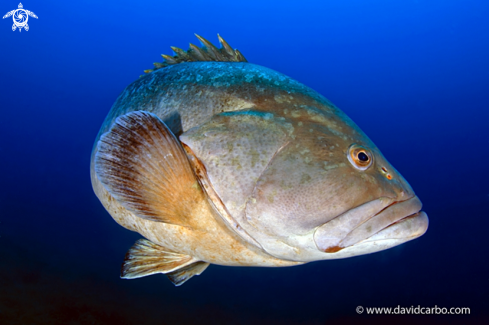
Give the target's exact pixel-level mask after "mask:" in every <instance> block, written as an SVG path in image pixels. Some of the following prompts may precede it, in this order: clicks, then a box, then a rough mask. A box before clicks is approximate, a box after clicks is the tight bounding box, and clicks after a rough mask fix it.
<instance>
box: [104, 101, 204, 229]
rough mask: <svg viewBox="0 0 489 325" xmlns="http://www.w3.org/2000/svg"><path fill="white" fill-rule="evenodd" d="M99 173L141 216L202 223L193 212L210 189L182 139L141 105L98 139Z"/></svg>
mask: <svg viewBox="0 0 489 325" xmlns="http://www.w3.org/2000/svg"><path fill="white" fill-rule="evenodd" d="M95 173H96V175H97V177H98V179H99V180H100V182H101V183H102V185H103V186H104V187H105V189H106V190H107V191H108V192H109V193H110V194H111V195H112V196H113V197H114V198H115V199H116V200H117V201H118V202H119V203H120V204H121V205H122V206H123V207H124V208H126V209H127V210H129V211H131V212H132V213H134V214H135V215H136V216H138V217H140V218H143V219H147V220H151V221H158V222H165V223H170V224H174V225H179V226H184V227H190V228H193V229H196V228H198V222H197V221H196V220H194V219H193V218H192V216H193V215H196V213H198V212H197V211H198V210H197V209H199V207H201V203H202V202H204V201H205V200H206V198H205V194H204V192H203V190H202V188H201V186H200V184H199V182H198V180H197V178H196V176H195V174H194V171H193V170H192V167H191V166H190V163H189V160H188V158H187V155H186V153H185V151H184V149H183V148H182V145H181V144H180V141H179V140H178V139H177V138H176V137H175V136H174V135H173V133H172V132H171V131H170V129H169V128H168V127H167V126H166V125H165V123H164V122H163V121H162V120H160V119H159V118H158V117H157V116H156V115H154V114H152V113H149V112H145V111H137V112H131V113H128V114H125V115H122V116H120V117H118V118H117V119H116V121H115V122H114V124H113V125H112V127H111V129H110V130H109V131H108V132H107V133H104V134H103V135H102V136H101V138H100V140H99V142H98V143H97V153H96V155H95Z"/></svg>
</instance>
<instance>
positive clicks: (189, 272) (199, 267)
mask: <svg viewBox="0 0 489 325" xmlns="http://www.w3.org/2000/svg"><path fill="white" fill-rule="evenodd" d="M208 266H209V263H207V262H196V263H192V264H189V265H187V266H184V267H182V268H180V269H178V270H176V271H173V272H170V273H167V274H166V276H167V277H168V279H170V281H171V282H173V284H174V285H175V286H177V287H178V286H181V285H182V284H184V283H185V282H186V281H187V280H189V279H190V278H191V277H193V276H194V275H200V274H202V272H204V271H205V269H206V268H207V267H208Z"/></svg>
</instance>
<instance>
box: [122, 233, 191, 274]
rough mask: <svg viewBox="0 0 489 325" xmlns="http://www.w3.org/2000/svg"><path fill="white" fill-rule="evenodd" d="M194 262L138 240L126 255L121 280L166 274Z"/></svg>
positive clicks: (188, 257)
mask: <svg viewBox="0 0 489 325" xmlns="http://www.w3.org/2000/svg"><path fill="white" fill-rule="evenodd" d="M195 262H197V260H196V259H194V258H193V257H192V256H189V255H184V254H178V253H174V252H170V251H167V250H165V248H164V247H162V246H160V245H157V244H155V243H153V242H151V241H149V240H146V239H139V240H138V241H137V242H136V243H135V244H134V245H133V246H132V247H131V248H130V249H129V251H128V252H127V253H126V257H125V259H124V263H123V264H122V269H121V278H123V279H136V278H141V277H143V276H148V275H152V274H156V273H163V274H168V273H172V272H176V271H177V270H179V269H182V268H185V267H186V266H188V265H190V264H192V263H195ZM192 265H193V264H192ZM199 274H200V273H199ZM172 281H173V280H172Z"/></svg>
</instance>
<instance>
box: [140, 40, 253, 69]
mask: <svg viewBox="0 0 489 325" xmlns="http://www.w3.org/2000/svg"><path fill="white" fill-rule="evenodd" d="M195 36H196V37H197V38H198V39H199V40H200V41H201V43H202V47H198V46H196V45H194V44H190V48H189V49H188V50H187V51H185V50H182V49H179V48H177V47H171V49H172V50H173V51H174V52H175V55H174V56H171V55H164V54H162V56H163V58H164V59H165V61H163V62H161V63H160V62H157V63H155V64H154V66H155V68H154V69H147V70H144V72H145V73H151V72H153V71H156V70H158V69H161V68H164V67H167V66H169V65H173V64H178V63H182V62H202V61H214V62H248V61H247V60H246V59H245V57H244V56H243V54H241V52H239V51H238V50H235V49H233V48H232V47H231V46H230V45H229V44H228V43H227V42H226V41H225V40H224V39H223V38H222V37H221V36H220V35H217V36H218V38H219V43H220V44H221V48H219V49H218V48H217V47H215V46H214V45H213V44H212V43H211V42H209V41H208V40H206V39H205V38H203V37H202V36H199V35H197V34H195Z"/></svg>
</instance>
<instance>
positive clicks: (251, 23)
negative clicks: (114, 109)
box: [0, 0, 489, 324]
mask: <svg viewBox="0 0 489 325" xmlns="http://www.w3.org/2000/svg"><path fill="white" fill-rule="evenodd" d="M17 1H18V0H17ZM17 5H18V3H17V2H16V1H6V0H5V1H2V2H1V3H0V14H1V15H4V14H5V13H7V12H8V11H10V10H12V9H16V8H17ZM23 5H24V8H25V9H28V10H31V11H33V12H34V13H35V14H36V15H37V16H38V17H39V19H34V18H32V17H30V18H29V21H28V23H29V26H30V30H29V31H27V32H26V31H25V30H23V31H22V32H20V33H19V32H18V31H15V32H12V30H11V25H12V19H11V18H8V19H3V20H0V68H1V69H0V171H1V174H0V185H1V186H0V323H23V324H68V323H70V322H71V323H97V324H98V323H100V324H109V323H114V324H178V323H199V324H221V323H222V324H250V323H253V324H285V323H291V324H326V323H327V324H331V323H334V322H336V321H342V322H343V323H344V324H359V323H371V322H373V323H375V324H391V323H392V322H393V321H394V322H397V323H403V322H404V321H405V322H406V324H407V323H410V322H411V321H412V320H413V319H414V321H416V322H418V323H432V324H433V323H436V322H438V321H440V322H443V323H446V324H458V323H465V324H470V323H486V324H489V311H488V310H489V309H488V307H487V306H488V304H489V262H488V257H489V241H488V228H489V227H488V226H489V209H488V208H489V186H488V184H489V172H488V164H489V18H488V17H489V2H488V1H474V0H465V1H453V0H438V1H436V0H433V1H425V0H409V1H387V0H386V1H359V0H356V1H353V0H346V1H345V0H342V1H339V0H338V1H288V0H282V1H264V0H262V1H69V2H65V1H37V0H36V1H34V0H33V1H26V2H23ZM193 33H198V34H200V35H202V36H204V37H205V38H207V39H209V40H211V41H212V42H214V43H217V37H216V34H217V33H220V35H222V36H223V37H224V38H225V39H226V40H227V41H228V42H229V43H230V44H231V46H233V47H235V48H238V49H239V50H240V51H241V52H242V53H243V54H244V55H245V57H246V58H247V59H248V61H250V62H252V63H255V64H259V65H263V66H266V67H268V68H272V69H275V70H277V71H279V72H282V73H284V74H286V75H289V76H291V77H292V78H295V79H297V80H298V81H300V82H302V83H304V84H306V85H307V86H309V87H311V88H313V89H315V90H316V91H318V92H319V93H321V94H323V95H324V96H326V97H327V98H328V99H330V100H331V101H332V102H333V103H335V104H336V105H337V106H338V107H340V108H341V109H342V110H344V111H345V112H346V114H347V115H349V116H350V117H351V118H352V119H353V120H354V121H355V122H356V123H357V124H358V125H359V126H360V127H361V128H362V129H363V130H364V131H365V133H367V135H368V136H369V137H370V138H371V139H372V140H373V141H374V142H375V143H376V144H377V146H378V147H379V148H380V149H381V150H382V152H383V154H384V155H385V156H386V157H387V159H388V160H389V161H390V162H391V163H392V164H393V165H394V166H395V167H396V168H397V169H398V170H399V171H400V172H401V173H402V174H403V176H404V177H405V178H406V179H407V180H408V181H409V183H410V184H411V185H412V187H413V188H414V190H415V191H416V193H417V195H418V196H419V197H420V198H421V200H422V202H423V203H424V210H425V211H426V212H427V213H428V215H429V217H430V228H429V230H428V232H427V233H426V234H425V235H424V236H423V237H421V238H419V239H417V240H415V241H412V242H409V243H407V244H404V245H402V246H399V247H397V248H393V249H390V250H388V251H384V252H380V253H376V254H372V255H366V256H361V257H356V258H350V259H345V260H337V261H323V262H315V263H310V264H307V265H304V266H299V267H292V268H238V267H222V266H214V265H212V266H210V267H209V268H208V269H207V270H206V271H205V272H204V273H203V274H202V275H201V276H199V277H196V278H193V279H191V280H190V281H189V282H187V283H186V284H184V285H183V286H182V287H178V288H176V287H174V286H173V285H172V284H171V283H170V282H169V281H168V280H167V279H166V277H165V276H163V275H156V276H151V277H147V278H143V279H138V280H131V281H128V280H121V279H119V269H120V264H121V262H122V260H123V257H124V254H125V252H126V251H127V249H128V248H129V247H130V246H131V245H132V244H133V243H134V241H135V240H137V239H138V238H140V236H139V235H138V234H136V233H131V232H129V231H128V230H125V229H123V228H122V227H120V226H118V225H117V224H116V223H115V222H114V221H113V220H112V219H111V218H110V216H109V215H108V213H107V212H106V211H105V210H104V209H103V207H102V205H101V204H100V203H99V201H98V199H97V198H96V197H95V195H94V194H93V191H92V188H91V184H90V178H89V158H90V152H91V148H92V145H93V140H94V138H95V136H96V134H97V132H98V130H99V128H100V125H101V123H102V121H103V119H104V118H105V116H106V114H107V113H108V111H109V109H110V107H111V105H112V103H113V102H114V101H115V99H116V98H117V96H118V95H119V93H120V92H121V91H122V90H123V89H124V88H125V87H126V86H127V85H128V84H130V83H131V82H132V81H134V80H136V79H137V78H138V76H139V75H140V74H142V71H143V70H144V69H149V68H151V67H152V63H153V62H156V61H161V57H160V53H164V54H172V52H171V50H170V46H177V47H181V48H184V49H186V48H187V47H188V42H193V43H196V44H199V43H198V40H197V39H196V38H195V37H194V35H193ZM359 305H361V306H365V307H368V306H392V307H396V306H398V305H401V306H404V307H410V306H412V305H414V306H418V305H421V306H424V307H433V306H435V305H437V306H439V307H470V308H471V316H461V315H459V316H445V317H441V316H417V317H414V318H413V317H406V316H397V317H394V318H392V317H387V316H371V315H370V316H369V315H360V316H358V315H357V314H356V312H355V308H356V307H357V306H359Z"/></svg>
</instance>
